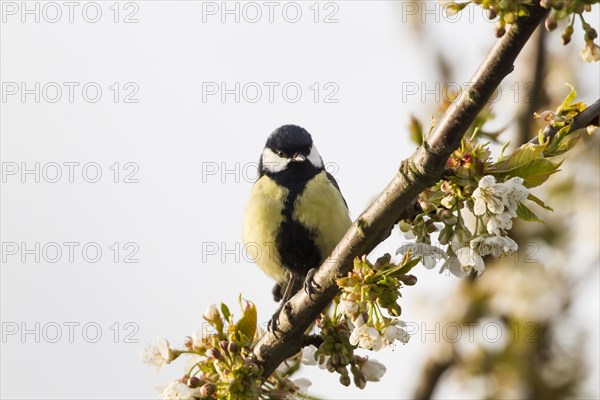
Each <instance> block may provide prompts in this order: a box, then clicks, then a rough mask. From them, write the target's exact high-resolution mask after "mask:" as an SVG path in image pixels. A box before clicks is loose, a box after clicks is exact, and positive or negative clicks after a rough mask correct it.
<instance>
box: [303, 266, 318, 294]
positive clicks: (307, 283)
mask: <svg viewBox="0 0 600 400" xmlns="http://www.w3.org/2000/svg"><path fill="white" fill-rule="evenodd" d="M316 272H317V268H311V269H310V270H308V273H307V274H306V279H304V291H305V292H306V293H307V294H308V295H309V296H312V295H313V294H315V293H316V290H315V288H317V289H320V288H321V286H320V285H318V284H317V283H316V282H315V279H314V276H315V273H316Z"/></svg>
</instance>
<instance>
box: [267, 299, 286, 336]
mask: <svg viewBox="0 0 600 400" xmlns="http://www.w3.org/2000/svg"><path fill="white" fill-rule="evenodd" d="M282 307H283V304H282V305H281V306H279V308H277V311H275V314H273V316H272V317H271V319H270V320H269V325H268V326H267V330H268V331H269V332H271V333H272V334H273V335H275V337H277V326H278V325H279V314H280V313H281V308H282Z"/></svg>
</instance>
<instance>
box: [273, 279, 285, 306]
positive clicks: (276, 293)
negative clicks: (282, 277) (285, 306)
mask: <svg viewBox="0 0 600 400" xmlns="http://www.w3.org/2000/svg"><path fill="white" fill-rule="evenodd" d="M281 289H282V287H281V285H280V284H279V283H276V284H275V286H273V290H271V293H272V294H273V300H275V303H279V302H280V301H281V299H283V293H282V290H281Z"/></svg>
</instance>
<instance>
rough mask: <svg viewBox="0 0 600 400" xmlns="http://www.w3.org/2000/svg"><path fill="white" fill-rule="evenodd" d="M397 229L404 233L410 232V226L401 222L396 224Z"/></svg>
mask: <svg viewBox="0 0 600 400" xmlns="http://www.w3.org/2000/svg"><path fill="white" fill-rule="evenodd" d="M398 227H399V228H400V230H401V231H402V232H404V233H406V232H408V231H410V228H411V225H410V224H409V223H408V222H406V221H404V220H402V221H400V222H399V223H398Z"/></svg>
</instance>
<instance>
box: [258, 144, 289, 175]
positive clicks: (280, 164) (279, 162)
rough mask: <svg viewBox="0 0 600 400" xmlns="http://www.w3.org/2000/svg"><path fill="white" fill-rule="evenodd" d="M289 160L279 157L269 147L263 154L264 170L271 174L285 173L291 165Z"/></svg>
mask: <svg viewBox="0 0 600 400" xmlns="http://www.w3.org/2000/svg"><path fill="white" fill-rule="evenodd" d="M289 162H290V159H289V158H283V157H279V156H278V155H277V154H275V153H274V152H273V150H271V149H269V148H268V147H267V148H265V149H264V150H263V153H262V164H263V169H265V170H266V171H269V172H271V173H276V172H281V171H283V170H284V169H285V168H286V167H287V165H288V164H289Z"/></svg>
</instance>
